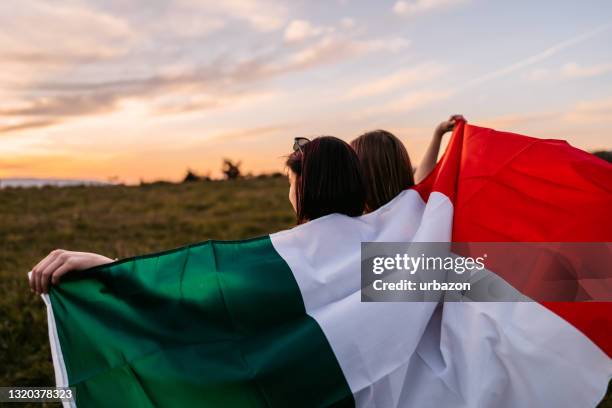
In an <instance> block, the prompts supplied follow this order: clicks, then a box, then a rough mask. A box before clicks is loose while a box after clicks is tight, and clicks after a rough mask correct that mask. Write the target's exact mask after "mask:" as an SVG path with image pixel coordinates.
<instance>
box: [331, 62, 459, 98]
mask: <svg viewBox="0 0 612 408" xmlns="http://www.w3.org/2000/svg"><path fill="white" fill-rule="evenodd" d="M447 70H448V69H447V67H446V66H444V65H442V64H439V63H435V62H428V63H423V64H418V65H416V66H414V67H410V68H405V69H401V70H398V71H395V72H393V73H391V74H389V75H387V76H384V77H382V78H378V79H374V80H372V81H364V82H365V83H363V84H359V85H357V86H355V87H353V88H352V89H351V90H349V92H348V93H347V94H346V96H345V97H344V98H343V99H356V98H364V97H370V96H374V95H380V94H384V93H387V92H391V91H398V90H401V89H402V88H404V87H407V86H410V85H414V84H417V83H420V84H423V83H424V82H426V81H429V80H432V79H435V78H438V77H439V76H440V75H442V74H443V73H445V72H447Z"/></svg>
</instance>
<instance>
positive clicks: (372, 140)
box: [351, 130, 414, 212]
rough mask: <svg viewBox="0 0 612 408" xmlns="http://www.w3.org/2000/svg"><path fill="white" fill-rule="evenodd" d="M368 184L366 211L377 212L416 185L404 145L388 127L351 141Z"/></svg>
mask: <svg viewBox="0 0 612 408" xmlns="http://www.w3.org/2000/svg"><path fill="white" fill-rule="evenodd" d="M351 146H352V147H353V149H355V152H356V153H357V156H358V157H359V161H360V162H361V168H362V173H363V178H364V180H365V184H366V211H368V212H370V211H374V210H376V209H378V208H380V207H381V206H383V205H385V204H386V203H388V202H389V201H391V200H392V199H393V198H395V196H397V195H398V194H399V193H400V192H401V191H403V190H405V189H407V188H409V187H412V186H413V185H414V175H413V172H412V164H411V163H410V156H408V152H407V151H406V148H405V147H404V144H403V143H402V142H401V140H399V139H398V138H397V137H396V136H395V135H393V134H392V133H390V132H387V131H386V130H374V131H371V132H367V133H364V134H363V135H361V136H359V137H358V138H356V139H355V140H353V141H352V142H351Z"/></svg>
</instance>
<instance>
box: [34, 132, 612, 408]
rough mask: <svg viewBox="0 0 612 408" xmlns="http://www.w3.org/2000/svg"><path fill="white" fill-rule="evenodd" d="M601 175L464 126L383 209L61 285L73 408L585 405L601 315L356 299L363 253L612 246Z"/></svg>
mask: <svg viewBox="0 0 612 408" xmlns="http://www.w3.org/2000/svg"><path fill="white" fill-rule="evenodd" d="M610 209H612V166H611V165H609V164H608V163H605V162H604V161H602V160H600V159H598V158H596V157H594V156H591V155H589V154H587V153H585V152H582V151H579V150H577V149H575V148H573V147H571V146H569V145H568V144H567V143H565V142H562V141H555V140H543V139H536V138H531V137H527V136H521V135H516V134H511V133H506V132H498V131H494V130H492V129H486V128H481V127H477V126H471V125H467V124H465V123H463V122H460V123H459V124H458V125H457V126H456V129H455V130H454V132H453V136H452V138H451V140H450V142H449V146H448V148H447V150H446V152H445V154H444V156H443V158H442V159H441V161H440V162H439V163H438V165H437V167H436V168H435V170H434V171H433V172H432V174H431V175H430V176H429V177H428V178H427V179H426V180H425V181H424V182H422V183H421V184H419V185H418V186H416V187H415V188H413V189H409V190H406V191H404V192H403V193H401V194H400V195H399V196H398V197H396V198H395V199H394V200H393V201H391V202H390V203H388V204H387V205H385V206H384V207H382V208H380V209H379V210H377V211H375V212H373V213H370V214H366V215H363V216H361V217H356V218H350V217H346V216H342V215H338V214H333V215H329V216H325V217H322V218H319V219H316V220H313V221H311V222H308V223H306V224H303V225H300V226H297V227H295V228H292V229H290V230H286V231H282V232H278V233H275V234H272V235H270V236H265V237H259V238H254V239H251V240H244V241H228V242H219V241H207V242H202V243H197V244H193V245H189V246H185V247H181V248H177V249H173V250H170V251H165V252H160V253H154V254H148V255H144V256H139V257H134V258H128V259H123V260H120V261H117V262H114V263H112V264H108V265H103V266H100V267H97V268H94V269H91V270H88V271H84V272H80V273H75V274H72V275H68V276H67V277H66V279H65V280H64V282H63V283H62V284H61V285H59V286H56V287H54V288H53V289H52V291H51V292H50V294H49V295H48V296H46V295H45V296H44V298H45V302H46V304H47V308H48V316H49V335H50V341H51V348H52V353H53V361H54V366H55V370H56V381H57V383H58V384H57V385H58V386H74V387H75V388H76V401H75V402H74V403H66V405H68V406H71V405H72V406H75V405H76V406H78V407H121V406H138V407H179V406H212V407H288V406H291V407H328V406H338V407H340V406H359V407H380V408H389V407H432V408H433V407H441V406H446V407H475V406H495V407H517V406H521V407H522V406H525V407H528V406H534V407H536V406H537V407H541V406H558V407H576V406H594V405H596V404H597V402H598V401H599V400H600V399H601V398H602V397H603V395H604V393H605V391H606V388H607V385H608V381H609V379H610V377H611V376H612V360H611V359H610V356H611V355H612V336H611V335H610V333H612V317H611V316H612V304H611V303H595V302H592V303H546V304H540V303H537V302H526V303H490V302H489V303H477V302H473V303H434V302H421V303H408V302H406V303H366V302H361V296H360V288H361V282H360V248H361V242H450V241H465V242H468V241H473V242H554V241H557V242H568V241H569V242H576V241H583V242H589V241H599V242H610V241H612V235H611V234H612V220H611V219H610V217H609V213H610Z"/></svg>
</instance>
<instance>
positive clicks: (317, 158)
mask: <svg viewBox="0 0 612 408" xmlns="http://www.w3.org/2000/svg"><path fill="white" fill-rule="evenodd" d="M286 164H287V167H289V169H290V170H291V171H292V172H293V173H294V174H295V176H296V180H295V181H296V185H295V196H296V207H297V208H296V212H297V223H298V224H302V223H304V222H307V221H310V220H314V219H316V218H319V217H323V216H324V215H328V214H333V213H340V214H344V215H348V216H351V217H355V216H358V215H361V214H363V210H364V207H365V198H366V197H365V195H366V194H365V185H364V181H363V176H362V174H361V165H360V164H359V159H358V158H357V154H356V153H355V151H354V150H353V149H352V148H351V146H349V145H348V144H347V143H346V142H344V141H342V140H340V139H338V138H337V137H333V136H321V137H317V138H316V139H314V140H312V141H310V142H309V143H307V144H306V145H304V146H303V147H302V150H301V151H296V152H293V153H292V154H291V155H289V157H288V158H287V163H286Z"/></svg>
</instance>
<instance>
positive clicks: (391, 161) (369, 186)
mask: <svg viewBox="0 0 612 408" xmlns="http://www.w3.org/2000/svg"><path fill="white" fill-rule="evenodd" d="M457 120H464V119H463V116H461V115H453V116H451V117H450V118H449V119H448V120H446V121H444V122H441V123H440V124H439V125H438V126H437V127H436V129H435V131H434V134H433V137H432V139H431V142H430V144H429V147H428V148H427V151H426V153H425V156H424V157H423V160H422V161H421V164H420V165H419V167H417V169H416V171H414V174H413V169H412V163H411V162H410V156H409V155H408V152H407V151H406V148H405V147H404V144H403V143H402V142H401V140H399V139H398V138H397V137H396V136H395V135H393V134H392V133H390V132H387V131H386V130H374V131H371V132H367V133H364V134H363V135H361V136H359V137H358V138H356V139H354V140H353V141H352V142H351V146H352V147H353V149H355V152H356V153H357V156H358V157H359V161H360V162H361V168H362V171H363V178H364V180H365V184H366V190H367V193H366V196H367V198H366V212H371V211H375V210H377V209H378V208H380V207H382V206H383V205H385V204H386V203H388V202H389V201H391V200H392V199H393V198H395V196H397V195H398V194H399V193H400V192H402V191H403V190H405V189H407V188H410V187H412V186H413V185H414V184H415V183H420V182H421V181H423V179H425V177H427V175H428V174H429V173H431V171H432V170H433V168H434V167H435V165H436V161H437V158H438V152H439V151H440V144H441V142H442V136H444V134H445V133H446V132H449V131H451V130H453V127H454V126H455V122H456V121H457Z"/></svg>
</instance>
